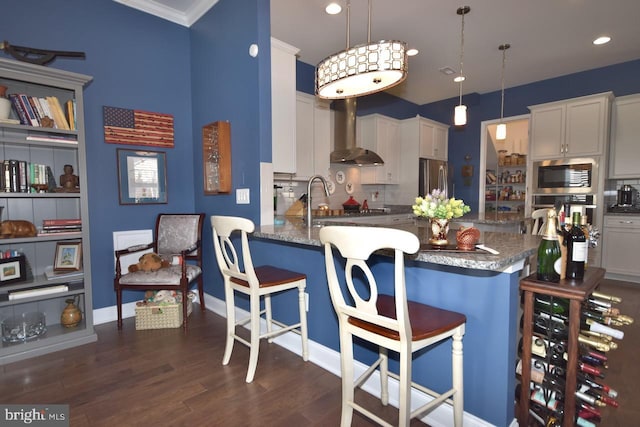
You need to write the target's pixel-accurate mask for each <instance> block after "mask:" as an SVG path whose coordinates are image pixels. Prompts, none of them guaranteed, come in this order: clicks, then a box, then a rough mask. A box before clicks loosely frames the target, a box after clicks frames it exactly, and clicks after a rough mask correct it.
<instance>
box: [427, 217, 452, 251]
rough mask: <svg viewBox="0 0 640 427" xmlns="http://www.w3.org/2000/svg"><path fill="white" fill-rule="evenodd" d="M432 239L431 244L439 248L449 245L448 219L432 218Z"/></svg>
mask: <svg viewBox="0 0 640 427" xmlns="http://www.w3.org/2000/svg"><path fill="white" fill-rule="evenodd" d="M430 222H431V238H430V239H429V243H430V244H432V245H437V246H446V245H448V244H449V240H448V239H447V235H448V234H449V220H448V219H446V218H431V221H430Z"/></svg>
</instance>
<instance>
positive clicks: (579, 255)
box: [566, 212, 587, 280]
mask: <svg viewBox="0 0 640 427" xmlns="http://www.w3.org/2000/svg"><path fill="white" fill-rule="evenodd" d="M571 223H572V226H571V229H570V230H569V232H568V233H567V239H566V240H567V269H566V272H567V273H566V276H567V279H571V280H582V279H583V278H584V261H585V258H584V254H585V246H586V245H587V240H586V239H585V237H584V233H583V232H582V229H581V228H580V212H574V213H573V218H572V220H571Z"/></svg>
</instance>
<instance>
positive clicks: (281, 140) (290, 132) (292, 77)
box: [271, 38, 299, 173]
mask: <svg viewBox="0 0 640 427" xmlns="http://www.w3.org/2000/svg"><path fill="white" fill-rule="evenodd" d="M298 51H299V50H298V49H297V48H295V47H293V46H290V45H288V44H286V43H283V42H281V41H279V40H277V39H274V38H271V157H272V160H271V161H272V163H273V171H274V172H283V173H295V172H296V121H295V119H294V118H295V117H296V56H295V55H296V53H298Z"/></svg>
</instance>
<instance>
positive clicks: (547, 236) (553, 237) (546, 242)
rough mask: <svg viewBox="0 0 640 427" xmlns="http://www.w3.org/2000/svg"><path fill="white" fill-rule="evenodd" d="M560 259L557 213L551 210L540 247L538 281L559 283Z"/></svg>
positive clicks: (537, 270)
mask: <svg viewBox="0 0 640 427" xmlns="http://www.w3.org/2000/svg"><path fill="white" fill-rule="evenodd" d="M560 258H561V253H560V242H559V241H558V234H557V232H556V212H555V210H553V209H550V210H549V211H548V213H547V222H546V224H545V229H544V233H543V235H542V241H541V242H540V245H539V246H538V267H537V269H536V273H537V279H538V280H542V281H545V282H559V281H560V266H561V264H560V262H559V260H560Z"/></svg>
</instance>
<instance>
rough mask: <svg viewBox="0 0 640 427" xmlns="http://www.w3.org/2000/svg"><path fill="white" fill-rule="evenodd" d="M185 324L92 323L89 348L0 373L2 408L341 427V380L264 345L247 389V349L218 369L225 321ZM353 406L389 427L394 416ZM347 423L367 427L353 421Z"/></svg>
mask: <svg viewBox="0 0 640 427" xmlns="http://www.w3.org/2000/svg"><path fill="white" fill-rule="evenodd" d="M189 322H190V324H189V333H188V334H187V335H184V333H183V332H182V330H181V329H160V330H150V331H136V330H135V324H134V321H133V318H131V319H125V321H124V327H123V330H122V331H121V332H118V331H117V329H116V325H115V322H112V323H108V324H103V325H98V326H97V327H96V331H97V333H98V341H97V342H96V343H92V344H87V345H84V346H80V347H76V348H74V349H69V350H64V351H59V352H56V353H52V354H49V355H46V356H41V357H37V358H32V359H29V360H26V361H22V362H16V363H13V364H9V365H5V366H2V367H0V402H1V403H3V404H14V403H15V404H20V403H21V404H34V403H47V404H69V405H70V408H71V426H72V427H81V426H109V427H114V426H118V427H122V426H145V427H146V426H162V427H164V426H190V427H191V426H225V427H231V426H286V427H298V426H338V425H340V396H341V390H340V378H339V377H337V376H335V375H333V374H331V373H330V372H328V371H325V370H324V369H322V368H320V367H318V366H316V365H314V364H313V363H311V362H304V361H303V360H302V358H301V357H299V356H297V355H295V354H293V353H291V352H289V351H287V350H285V349H283V348H282V347H280V346H278V345H277V344H269V343H267V342H266V341H265V340H262V342H261V347H260V357H259V360H258V369H257V371H256V376H255V379H254V381H253V383H251V384H247V383H246V382H245V376H246V374H247V366H248V360H249V350H248V348H247V347H245V346H244V345H241V344H238V343H236V345H235V347H234V351H233V355H232V357H231V362H230V364H229V365H228V366H222V355H223V351H224V329H225V319H224V318H222V317H220V316H218V315H216V314H214V313H212V312H206V313H204V314H203V313H201V312H200V310H199V309H194V310H193V314H192V315H191V317H190V318H189ZM247 337H248V334H247ZM356 400H357V401H359V402H360V403H362V404H363V405H364V406H366V407H367V408H369V409H371V410H373V411H375V412H376V413H379V414H381V416H383V417H384V418H385V419H386V420H388V421H389V422H392V423H396V422H397V410H396V408H394V407H392V406H389V407H383V406H382V405H381V404H380V403H379V400H377V399H375V398H373V397H371V396H370V395H369V394H367V393H365V392H359V393H357V394H356ZM353 425H354V426H370V425H374V424H373V423H371V422H370V421H369V420H367V419H366V418H364V417H362V416H361V415H359V414H354V422H353ZM411 425H412V426H424V424H423V423H421V422H419V421H417V420H413V421H412V424H411Z"/></svg>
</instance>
